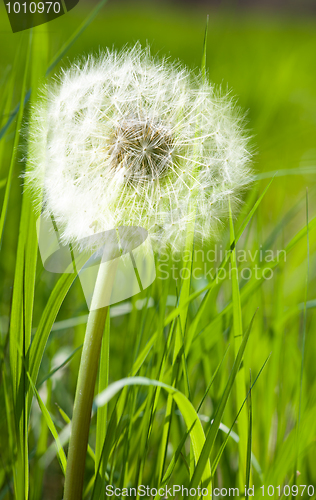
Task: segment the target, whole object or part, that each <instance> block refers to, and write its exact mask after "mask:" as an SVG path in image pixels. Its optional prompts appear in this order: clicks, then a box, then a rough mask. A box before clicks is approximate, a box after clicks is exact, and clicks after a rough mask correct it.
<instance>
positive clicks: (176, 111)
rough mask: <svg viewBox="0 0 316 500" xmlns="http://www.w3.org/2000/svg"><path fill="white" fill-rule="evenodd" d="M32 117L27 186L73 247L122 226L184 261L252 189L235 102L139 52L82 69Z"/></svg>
mask: <svg viewBox="0 0 316 500" xmlns="http://www.w3.org/2000/svg"><path fill="white" fill-rule="evenodd" d="M44 96H45V97H43V98H42V99H41V101H40V102H39V104H38V105H37V106H36V107H35V109H34V110H33V115H34V120H33V126H32V127H31V133H30V155H29V157H30V165H31V168H30V169H29V170H28V172H27V173H26V184H27V186H28V187H30V188H31V189H32V190H33V193H34V197H35V198H36V199H37V200H38V203H39V204H40V203H41V200H42V198H41V193H42V195H43V207H44V208H43V210H44V216H47V217H51V216H53V217H54V219H55V222H56V224H57V227H58V228H59V232H60V235H61V239H62V241H63V242H64V243H72V244H74V245H75V244H76V243H77V242H78V241H79V240H80V239H83V238H85V237H86V236H89V235H92V234H95V233H98V232H102V231H106V230H109V229H113V228H115V227H118V226H121V225H125V226H126V225H135V226H141V227H144V228H145V229H147V230H148V232H149V234H150V236H151V238H152V241H153V242H156V244H157V245H159V247H160V248H163V247H168V246H170V247H172V248H173V249H174V250H179V249H181V247H182V246H183V244H184V240H185V234H186V226H187V224H188V223H190V222H192V221H193V220H194V221H195V236H196V237H197V238H198V239H200V240H209V239H210V238H212V237H214V235H216V234H217V231H218V229H219V227H220V226H221V224H222V222H223V221H224V220H225V217H227V214H228V200H229V199H230V202H231V204H232V207H233V209H236V207H238V204H239V201H240V197H241V194H242V192H243V190H244V188H245V187H246V186H247V185H248V184H249V182H250V181H251V171H250V167H249V164H250V159H251V153H250V150H249V139H248V137H247V135H246V133H245V132H244V128H243V120H242V117H241V116H240V114H239V112H238V110H237V109H236V106H235V105H234V103H233V102H232V99H231V98H230V97H229V96H228V95H222V94H221V93H220V92H219V91H218V90H216V89H215V88H214V86H213V85H212V84H210V83H205V82H203V79H202V77H201V76H199V75H198V76H196V75H194V74H193V73H192V72H190V71H189V70H188V69H186V68H184V67H183V66H181V65H180V64H171V63H170V62H169V61H168V60H158V59H156V58H154V57H152V55H151V54H150V50H149V49H148V48H147V49H145V50H143V49H142V48H141V47H140V45H139V44H136V46H135V47H133V48H132V49H124V50H122V51H120V52H116V51H109V50H108V51H107V52H105V53H101V54H100V55H98V56H96V57H93V56H89V57H88V58H87V59H85V60H83V61H79V62H78V63H77V64H75V65H72V66H71V67H70V68H69V69H67V70H64V71H62V72H61V74H60V75H59V76H58V78H57V79H56V80H55V82H54V83H52V84H49V85H48V86H47V87H46V89H45V91H44Z"/></svg>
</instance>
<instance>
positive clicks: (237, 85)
mask: <svg viewBox="0 0 316 500" xmlns="http://www.w3.org/2000/svg"><path fill="white" fill-rule="evenodd" d="M93 5H94V3H91V4H90V3H89V4H88V3H87V2H85V3H83V2H81V3H80V4H79V5H78V6H77V7H76V8H75V9H74V10H73V11H71V13H68V14H67V15H65V16H63V17H61V18H60V19H58V20H55V21H53V22H51V23H49V24H48V25H47V30H48V33H49V59H52V58H53V57H54V54H56V52H57V51H58V50H59V49H60V47H62V45H63V44H64V43H65V42H66V41H67V40H68V38H69V36H70V35H71V33H72V32H73V31H74V30H75V29H77V27H78V26H79V24H80V23H81V22H82V20H83V19H84V18H85V16H87V15H88V13H89V12H90V11H91V9H92V6H93ZM257 7H258V5H257ZM259 7H260V5H259ZM285 7H286V4H285V5H284V8H282V6H280V8H279V9H277V10H275V9H273V8H270V9H269V8H265V9H260V8H257V9H251V8H250V7H249V6H248V7H244V8H243V9H239V8H238V7H237V4H236V5H235V4H234V3H233V2H231V3H225V4H224V6H221V5H220V4H218V5H217V6H214V5H208V4H207V3H205V4H197V5H193V4H189V3H173V4H168V3H167V2H158V1H157V2H137V1H129V2H123V1H109V2H108V3H107V4H106V5H105V7H104V8H103V9H102V11H101V13H100V14H99V15H98V17H97V18H96V19H95V20H94V22H93V23H92V24H91V25H90V26H89V27H88V28H87V29H86V30H85V31H84V32H83V33H82V35H81V36H80V37H79V39H78V40H77V41H76V42H75V43H74V44H73V46H72V47H71V48H70V49H69V50H68V52H67V55H66V56H65V57H64V58H63V60H62V62H61V64H60V66H62V67H64V66H67V65H69V64H71V63H72V62H73V61H74V60H75V59H76V58H77V57H78V56H81V55H83V54H85V55H86V54H89V53H91V52H94V53H97V52H98V51H99V50H104V49H105V48H107V47H109V48H112V47H114V48H117V49H120V48H122V47H124V46H125V45H126V44H127V45H131V44H133V43H134V42H136V41H137V40H140V42H141V43H142V45H146V44H149V45H150V47H151V50H152V52H153V53H154V54H158V55H160V56H167V57H170V59H171V60H174V59H176V60H180V61H182V62H183V63H185V64H186V65H187V66H188V67H190V68H192V69H196V70H198V68H199V67H200V64H201V57H202V47H203V39H204V31H205V25H206V16H207V15H209V28H208V38H207V70H208V75H209V78H210V80H211V81H213V82H214V83H215V84H216V85H218V86H222V88H223V89H224V90H229V91H230V93H231V95H232V96H234V97H236V98H237V100H238V104H239V105H240V107H241V108H242V109H243V110H244V111H245V112H246V117H247V126H248V129H249V133H250V134H251V136H252V144H253V147H254V161H253V168H254V171H255V173H256V174H257V176H258V182H257V183H255V184H254V186H253V188H252V190H251V192H250V193H248V195H247V200H251V199H252V200H253V202H254V201H255V199H256V198H255V196H254V194H258V195H259V193H261V192H262V191H263V189H264V187H265V186H266V185H267V183H268V181H269V179H270V178H271V177H272V176H273V175H274V173H275V171H277V172H278V173H277V174H276V177H275V179H274V180H273V182H272V185H271V187H270V188H269V191H268V192H267V194H266V196H265V197H264V199H263V201H262V203H261V206H260V211H259V212H258V214H257V215H256V219H255V223H253V225H252V227H251V232H250V237H249V238H247V239H243V240H242V243H241V248H242V247H243V245H245V246H248V247H249V248H251V247H252V246H254V247H255V248H256V247H259V246H260V245H264V246H265V247H266V248H270V246H271V248H274V249H282V248H284V247H285V245H286V244H287V243H288V242H289V241H290V239H291V238H292V237H293V236H294V235H295V233H296V232H297V231H298V230H300V229H301V228H302V227H303V226H304V225H305V223H306V211H305V194H306V188H308V192H309V217H310V219H312V218H313V217H314V216H315V210H316V203H315V200H316V197H315V187H316V17H315V15H314V14H313V12H312V11H313V9H311V10H310V11H309V10H308V9H303V8H302V10H301V11H300V8H299V6H298V4H297V5H296V10H295V12H293V10H292V11H290V10H286V8H285ZM42 29H43V28H41V27H38V28H37V29H35V30H34V34H33V36H34V41H35V43H36V44H39V45H40V44H41V37H42V34H41V31H42ZM28 34H29V33H28V32H25V33H17V34H12V33H11V30H10V26H9V22H8V20H7V18H6V14H5V10H4V6H3V4H2V3H1V5H0V47H1V48H0V84H1V88H3V89H5V88H6V87H5V84H6V82H7V81H8V78H9V75H10V71H11V69H12V67H13V66H14V64H15V63H14V60H15V58H17V60H20V61H23V60H24V58H25V47H26V45H27V41H28ZM23 70H24V68H23V64H21V65H20V69H19V70H18V73H17V78H16V79H15V86H14V88H13V89H12V95H10V94H9V93H8V99H10V103H9V105H10V106H9V107H10V109H13V108H14V107H15V105H16V104H17V102H18V101H19V96H20V91H21V81H22V74H23ZM56 70H57V68H56ZM19 71H21V74H19ZM0 112H1V113H2V121H1V124H2V125H3V124H4V123H5V121H6V120H7V118H8V116H9V115H8V113H7V110H6V109H4V107H3V109H1V110H0ZM25 123H27V113H26V116H25ZM13 136H14V133H13V131H12V129H9V130H8V132H7V134H6V136H5V138H4V141H2V143H4V144H5V146H3V147H4V150H3V153H4V154H3V161H2V163H1V165H0V201H1V203H2V200H3V196H4V189H3V187H4V183H3V182H2V181H4V180H5V178H6V172H7V170H8V163H9V161H10V157H11V152H12V145H13ZM24 155H25V139H23V140H22V141H21V145H20V149H19V153H18V158H19V159H20V161H19V162H17V163H16V165H15V170H14V179H13V184H12V190H11V196H10V203H9V209H8V215H7V220H6V226H5V232H4V243H3V246H2V250H1V260H0V276H1V280H0V317H1V323H0V327H1V330H0V331H1V334H2V339H5V334H6V332H7V329H8V321H9V314H10V306H11V296H12V284H13V278H14V266H15V253H16V246H17V240H18V227H19V217H20V207H21V192H22V188H21V182H22V181H21V178H20V175H21V172H22V170H23V168H24V162H23V158H24ZM1 182H2V184H1ZM246 207H247V205H246ZM248 208H249V207H248ZM245 213H246V212H245V211H242V212H241V215H240V219H239V220H238V222H237V225H240V221H242V220H243V217H244V216H245ZM314 233H315V231H314ZM314 233H311V234H310V270H309V283H308V295H307V300H308V301H309V302H308V303H309V309H308V316H307V340H306V342H307V344H306V359H305V372H304V373H305V375H304V404H303V407H304V411H303V412H306V422H307V424H306V425H310V428H307V427H305V424H304V429H305V431H306V433H307V434H308V432H309V431H310V436H309V438H307V437H306V438H304V447H305V448H304V460H303V463H302V464H301V465H302V471H303V474H304V480H305V481H306V482H309V484H315V483H316V472H315V463H314V462H315V454H316V447H315V446H316V445H315V437H314V436H315V426H313V425H312V423H311V422H312V421H313V418H312V415H313V414H314V415H315V413H314V412H315V410H316V382H315V381H316V363H315V355H316V342H315V337H314V335H315V324H316V323H315V312H314V308H315V306H316V302H315V299H316V259H315V248H316V238H315V234H314ZM273 235H274V236H273ZM227 239H228V235H227V234H226V233H225V234H223V242H225V241H227ZM269 242H270V243H271V245H270V246H269V244H270V243H269ZM306 254H307V250H306V240H305V239H304V240H302V241H301V242H300V244H299V245H298V246H297V247H296V248H295V252H294V253H292V254H290V255H289V256H288V257H287V260H286V263H284V265H282V266H281V269H279V270H278V271H276V272H275V275H274V278H273V280H271V281H269V282H268V283H264V285H263V287H262V288H260V289H259V290H258V291H256V294H254V295H253V296H251V297H250V298H249V300H248V302H247V303H246V304H243V306H244V314H245V316H244V324H245V325H246V324H248V323H249V320H250V317H251V316H252V314H253V312H254V310H255V309H256V307H257V306H258V305H260V312H259V320H258V321H259V324H258V325H257V327H256V330H255V332H254V335H253V337H252V339H251V341H250V345H249V347H248V351H247V355H246V360H245V365H246V367H247V370H249V368H252V369H253V370H254V371H255V372H256V373H257V372H258V369H259V367H260V366H261V365H262V363H263V361H264V359H265V357H266V356H267V355H268V354H269V353H270V352H272V358H271V359H272V361H271V363H272V367H271V369H270V368H269V366H270V365H268V367H267V369H266V371H265V372H264V375H263V376H262V379H260V380H259V382H258V384H257V386H256V392H255V391H254V396H253V397H254V438H253V440H254V441H253V447H254V448H253V449H254V452H255V454H256V456H257V457H258V459H259V462H260V463H261V466H262V468H263V471H264V472H265V471H268V472H267V475H268V477H270V478H273V479H274V480H276V478H277V477H278V473H279V472H280V468H281V469H282V467H281V465H280V461H281V462H282V463H283V462H284V461H285V457H286V455H287V454H289V451H287V450H288V448H287V446H288V444H287V443H286V437H287V436H288V434H289V433H290V431H291V430H293V428H294V422H295V415H296V414H297V407H298V398H299V376H300V360H301V350H300V349H301V338H302V315H301V311H302V304H303V302H304V297H305V295H304V294H305V280H306V265H307V261H306ZM54 282H55V277H54V276H48V273H46V275H45V279H42V280H41V278H40V277H39V278H38V288H37V295H36V300H35V304H36V305H35V309H34V325H37V324H38V321H39V318H40V315H41V312H42V310H43V307H44V305H45V303H46V301H47V299H48V296H49V293H50V291H51V289H52V286H53V283H54ZM242 285H243V284H242ZM200 286H201V283H200V282H199V283H193V287H197V288H198V287H200ZM172 287H174V285H172V284H171V285H170V289H171V290H172V291H173V292H174V290H173V288H172ZM158 288H159V287H158ZM155 293H158V292H157V291H156V292H155V291H153V295H155ZM174 293H175V292H174ZM229 294H230V292H228V289H227V288H225V287H223V291H218V292H216V295H215V294H214V306H213V307H212V308H210V310H209V311H208V314H206V315H205V318H204V324H206V325H208V324H210V323H211V324H212V325H213V330H212V331H211V332H210V333H209V335H211V333H214V332H215V333H216V331H217V330H218V331H220V332H224V334H223V335H222V336H221V339H222V340H221V343H219V344H218V345H217V346H215V347H214V345H211V346H210V353H211V354H210V360H211V361H210V364H211V366H212V369H213V368H214V367H215V366H217V364H218V363H219V361H220V360H221V358H222V355H223V352H224V349H225V348H226V347H227V345H228V341H227V335H226V333H227V331H226V329H227V328H229V325H230V322H231V315H230V313H227V316H225V315H222V316H221V318H220V321H219V322H217V323H215V324H214V323H212V321H213V322H214V318H215V317H216V315H217V314H218V313H220V312H221V311H222V310H224V308H225V307H226V304H227V303H228V301H229V300H230V295H229ZM144 296H146V294H145V295H144ZM142 297H143V296H141V297H140V298H142ZM138 298H139V297H137V298H136V299H138ZM248 306H249V309H248ZM299 308H300V309H299ZM194 312H195V309H194V307H192V310H191V309H190V314H191V317H194ZM86 313H87V308H86V305H85V303H84V300H83V296H82V292H81V289H80V287H79V286H78V284H75V286H74V287H73V289H72V291H71V294H70V296H68V297H67V298H66V300H65V303H64V304H63V306H62V309H61V312H60V314H59V316H58V319H60V320H62V319H67V318H69V317H73V316H77V315H78V314H86ZM150 317H151V316H150ZM150 317H149V319H150ZM133 318H134V319H133V322H130V320H129V318H128V317H126V316H124V317H122V318H117V319H114V320H113V325H112V326H111V328H112V330H113V332H112V335H111V336H112V340H111V342H112V344H111V349H112V356H113V357H112V359H111V367H110V373H111V376H110V377H111V380H115V379H117V378H120V377H124V376H127V374H128V370H129V368H130V365H131V359H130V356H129V355H130V351H131V350H132V348H133V342H134V337H133V332H134V330H135V331H136V329H137V323H138V322H137V320H136V319H135V317H133ZM286 318H289V321H288V320H287V319H286ZM149 319H148V318H147V319H146V321H147V322H149V323H150V321H149ZM146 324H147V323H146ZM83 332H84V328H83V327H82V325H81V326H79V327H77V329H73V330H71V331H70V332H69V331H68V332H67V335H64V332H63V331H60V332H57V333H56V334H55V335H53V336H52V340H51V343H50V344H49V346H48V352H47V358H45V359H44V362H43V366H42V371H43V374H45V373H46V372H47V371H48V370H49V366H50V359H51V358H52V357H53V356H57V355H58V353H59V351H60V353H61V354H62V347H64V348H66V349H67V345H68V344H69V343H71V344H73V346H74V347H76V346H77V345H79V344H80V339H82V335H83ZM122 332H125V333H123V334H122ZM225 332H226V333H225ZM146 335H147V336H150V327H148V334H146ZM146 338H147V337H146V336H145V337H144V338H143V339H142V341H143V342H145V340H146ZM78 339H79V340H78ZM68 347H69V346H68ZM212 349H213V350H212ZM67 353H69V351H67ZM273 356H275V357H274V358H273ZM273 359H274V361H273ZM195 362H196V360H195V359H194V357H193V359H192V366H193V367H194V366H195ZM76 363H77V361H76V358H74V360H73V361H72V365H71V366H72V370H71V371H69V372H67V375H64V377H67V378H66V380H67V381H68V389H67V390H65V386H66V384H65V383H64V381H63V382H62V381H61V380H59V379H57V378H56V380H55V385H54V391H55V393H54V400H57V401H63V404H64V407H65V408H66V410H67V411H68V413H71V406H72V397H73V392H74V387H75V381H76V370H77V368H78V365H77V364H76ZM225 370H226V369H225ZM206 371H207V370H206ZM193 372H194V370H193ZM227 374H228V371H227V370H226V371H224V373H223V378H222V379H221V382H219V383H218V385H217V386H216V387H215V388H214V394H213V397H214V401H215V402H216V400H217V399H216V398H218V394H219V393H220V392H221V391H222V389H223V383H224V382H223V381H224V380H225V379H226V378H227ZM203 376H206V373H205V372H203V370H202V375H201V377H203ZM199 377H200V372H199V371H196V372H194V373H193V375H192V380H193V381H192V384H193V386H194V387H199ZM63 380H65V378H64V379H63ZM203 384H206V382H205V381H204V382H203V383H202V382H201V385H202V386H203ZM193 392H194V391H193ZM202 393H203V391H202ZM211 407H212V406H211ZM54 411H55V410H54V409H52V412H54ZM265 412H266V413H265ZM234 415H235V413H234V411H233V410H232V409H230V410H229V413H228V415H227V421H228V422H231V421H232V418H233V416H234ZM56 419H58V417H57V416H56ZM0 424H1V441H2V443H1V450H0V452H1V456H2V458H3V460H4V463H5V446H6V437H5V432H6V431H5V429H6V427H5V425H6V424H5V415H2V414H1V412H0ZM227 425H230V424H229V423H227ZM34 436H35V437H33V439H34V443H35V442H36V432H35V434H34ZM157 436H159V434H157ZM157 439H158V437H157ZM34 443H31V444H33V445H34ZM31 449H32V446H31ZM232 456H233V459H232V463H229V459H227V460H226V462H225V461H224V464H223V465H222V474H223V477H224V478H225V477H229V473H228V472H227V471H229V470H231V469H232V470H234V471H235V473H236V464H235V462H234V460H235V458H234V457H235V455H233V454H232ZM280 457H281V458H280ZM0 458H1V457H0ZM284 463H285V462H284ZM278 466H279V469H278ZM234 467H235V469H234ZM0 468H1V465H0ZM225 471H226V472H225ZM225 474H228V476H226V475H225ZM269 474H270V476H269ZM273 474H275V475H273ZM55 475H56V476H55ZM60 476H61V474H60V472H58V465H57V464H55V465H53V466H52V468H51V472H50V474H48V475H47V477H46V479H45V481H46V482H45V484H46V488H47V491H49V492H50V493H47V495H46V496H45V498H47V499H54V498H59V497H60V496H59V497H58V495H60V490H61V486H60V484H61V479H60ZM279 476H280V477H282V478H283V479H285V478H288V477H289V476H288V469H286V470H284V471H283V470H282V472H280V475H279ZM55 477H56V478H57V480H55V479H54V478H55ZM283 479H282V480H283ZM217 481H219V482H220V478H217ZM224 483H225V481H224ZM55 487H56V492H55V493H54V491H55ZM0 491H1V490H0ZM0 498H6V497H4V496H1V495H0ZM8 498H9V497H8Z"/></svg>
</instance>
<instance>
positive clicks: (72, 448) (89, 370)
mask: <svg viewBox="0 0 316 500" xmlns="http://www.w3.org/2000/svg"><path fill="white" fill-rule="evenodd" d="M116 267H117V264H116V260H113V261H111V263H110V265H101V266H100V270H99V273H98V277H97V281H96V285H95V290H94V294H93V299H92V303H91V311H90V314H89V317H88V322H87V329H86V333H85V339H84V344H83V349H82V355H81V361H80V368H79V375H78V381H77V388H76V396H75V403H74V409H73V416H72V423H71V437H70V442H69V449H68V459H67V470H66V479H65V488H64V500H80V499H81V498H82V491H83V480H84V471H85V461H86V453H87V446H88V438H89V427H90V420H91V409H92V402H93V396H94V388H95V382H96V377H97V371H98V364H99V358H100V351H101V343H102V336H103V332H104V326H105V321H106V317H107V314H109V311H108V310H109V306H106V307H100V308H97V306H98V305H99V304H100V299H101V298H102V301H103V303H106V302H108V301H106V298H107V296H108V297H109V296H110V295H111V291H112V287H113V281H114V277H115V273H116Z"/></svg>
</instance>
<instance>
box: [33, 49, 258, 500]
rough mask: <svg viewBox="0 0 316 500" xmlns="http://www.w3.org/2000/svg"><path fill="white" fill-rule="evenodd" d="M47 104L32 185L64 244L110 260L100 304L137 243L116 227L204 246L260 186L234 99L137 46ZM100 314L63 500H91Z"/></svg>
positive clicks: (162, 242) (100, 280)
mask: <svg viewBox="0 0 316 500" xmlns="http://www.w3.org/2000/svg"><path fill="white" fill-rule="evenodd" d="M44 94H45V97H43V99H42V100H41V101H40V103H39V104H38V106H37V107H36V108H35V109H34V110H33V121H34V126H33V127H32V133H31V136H30V162H31V168H30V169H29V170H28V172H27V174H26V183H27V185H28V187H29V188H30V189H31V190H32V191H33V196H34V199H35V200H37V203H38V204H39V205H40V206H41V207H42V216H41V218H42V220H43V221H50V220H52V219H53V221H54V225H55V226H56V228H57V229H58V234H59V243H60V244H61V245H71V248H72V249H73V252H77V253H78V255H79V254H82V253H85V252H90V253H91V255H92V254H97V255H99V257H100V256H101V255H103V253H104V252H105V253H106V254H107V255H110V256H111V258H112V260H111V261H109V260H108V261H107V262H108V263H109V262H111V263H112V265H109V264H107V265H105V266H103V265H100V267H99V270H98V273H97V276H96V282H95V285H94V289H93V297H92V302H93V303H96V304H99V298H100V297H102V296H107V297H108V296H109V295H110V292H109V291H110V290H112V287H113V285H114V284H115V275H116V270H117V266H116V265H113V263H114V262H115V261H116V262H118V261H119V258H113V255H114V254H112V255H111V251H112V250H113V252H115V251H117V248H118V246H119V247H120V249H121V251H122V253H124V247H125V248H127V246H128V243H129V238H130V236H127V238H125V239H124V238H123V243H122V241H121V240H122V238H120V235H119V238H118V240H116V234H117V232H119V231H120V229H119V228H122V227H124V228H126V227H127V228H128V227H137V228H142V229H143V230H144V231H146V235H147V234H148V238H147V239H146V241H147V242H148V248H149V243H150V248H153V251H154V252H155V251H157V250H158V249H162V248H163V249H168V248H169V249H170V250H177V251H181V249H182V248H184V246H185V244H186V241H187V238H188V234H190V235H191V237H192V239H193V235H194V238H197V239H199V240H200V241H202V242H203V241H205V240H208V239H209V238H211V237H214V235H216V234H217V232H218V229H219V226H220V225H221V223H222V221H223V220H224V219H225V217H227V215H228V211H229V203H230V205H231V207H232V209H233V210H234V208H236V207H237V206H238V202H239V200H240V195H241V193H242V191H243V189H244V188H245V187H246V186H247V185H248V184H249V182H250V178H251V176H250V168H249V161H250V156H251V155H250V152H249V147H248V137H247V135H246V134H245V133H244V131H243V125H242V117H241V116H240V115H239V113H238V110H237V108H236V107H235V106H234V104H233V102H232V100H231V98H230V97H229V96H227V95H222V94H221V93H220V92H219V91H217V90H216V89H215V88H214V86H213V85H212V84H210V83H208V82H205V81H204V79H203V78H202V76H201V75H195V74H194V73H193V72H190V71H189V70H188V69H186V68H185V67H183V66H182V65H181V64H171V63H170V62H169V61H168V60H158V59H156V58H154V57H152V56H151V54H150V50H149V49H148V48H146V49H144V50H143V49H141V47H140V45H139V44H136V46H134V47H133V48H131V49H124V50H122V51H120V52H116V51H107V52H106V53H100V54H99V55H98V56H89V57H88V58H86V59H85V60H83V61H80V60H79V61H78V62H77V63H76V64H73V65H72V66H71V67H70V68H69V69H67V70H64V71H62V72H61V74H60V76H59V78H58V79H57V80H56V81H55V83H52V84H50V85H48V86H47V88H46V89H45V92H44ZM109 232H110V233H111V237H110V238H108V239H107V238H105V237H104V235H108V234H109ZM126 234H127V233H126ZM115 241H116V242H118V243H115V244H114V243H113V242H115ZM109 248H110V249H109ZM100 249H102V250H100ZM111 249H112V250H111ZM126 253H127V254H128V253H129V252H126ZM145 253H146V252H145ZM149 253H150V250H148V249H147V255H148V254H149ZM101 260H102V258H101ZM79 275H80V273H79ZM114 286H115V285H114ZM100 303H102V301H101V302H100ZM108 303H110V301H109V302H108ZM91 309H92V310H91V311H90V314H89V319H88V324H87V331H86V336H85V342H84V347H83V353H82V358H81V365H80V370H79V377H78V384H77V391H76V397H75V404H74V411H73V418H72V434H71V439H70V444H69V451H68V462H67V473H66V481H65V494H64V500H69V499H76V500H78V499H79V498H81V497H82V487H83V475H84V466H85V455H86V449H87V440H88V433H89V422H90V415H91V406H92V399H93V391H94V385H95V378H96V372H97V365H98V359H99V352H100V345H101V339H102V333H103V329H104V322H105V318H106V314H107V307H99V308H94V307H92V308H91Z"/></svg>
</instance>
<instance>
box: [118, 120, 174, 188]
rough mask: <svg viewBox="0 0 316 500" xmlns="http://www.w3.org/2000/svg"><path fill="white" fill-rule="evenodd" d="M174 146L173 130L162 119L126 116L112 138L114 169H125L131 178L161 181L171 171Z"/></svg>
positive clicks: (128, 178) (127, 175)
mask: <svg viewBox="0 0 316 500" xmlns="http://www.w3.org/2000/svg"><path fill="white" fill-rule="evenodd" d="M174 147H175V146H174V140H173V137H172V134H171V132H170V130H169V129H168V128H167V127H166V126H164V125H163V124H162V123H161V122H155V121H149V120H146V121H145V120H144V121H142V120H139V119H134V118H131V119H126V120H124V121H122V122H121V123H119V124H118V125H117V126H116V128H115V130H114V133H113V135H112V138H111V145H110V155H111V165H112V169H113V170H115V171H119V170H120V169H124V172H125V176H126V178H127V180H131V181H144V182H145V181H152V180H157V179H159V178H160V177H162V176H164V175H166V174H167V172H168V170H169V168H170V166H171V164H172V155H173V151H174Z"/></svg>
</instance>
